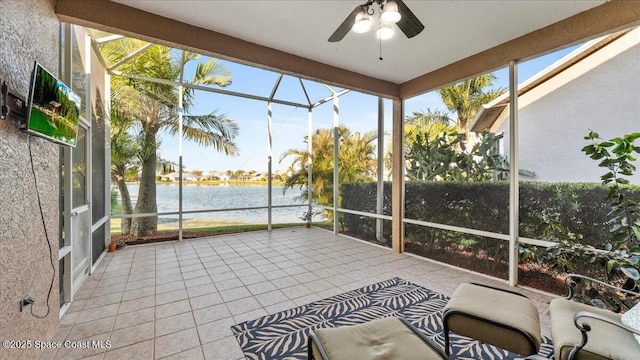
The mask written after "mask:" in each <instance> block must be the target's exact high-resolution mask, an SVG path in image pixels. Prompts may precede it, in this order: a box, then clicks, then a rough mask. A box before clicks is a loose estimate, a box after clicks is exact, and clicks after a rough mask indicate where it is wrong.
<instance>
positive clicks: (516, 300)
mask: <svg viewBox="0 0 640 360" xmlns="http://www.w3.org/2000/svg"><path fill="white" fill-rule="evenodd" d="M444 321H446V323H447V326H448V328H449V330H451V331H453V332H455V333H456V334H459V335H462V336H467V337H470V338H473V339H476V340H479V341H481V342H484V343H488V344H492V345H495V346H498V347H501V348H503V349H505V350H508V351H512V352H515V353H517V354H522V355H531V354H536V353H537V352H538V351H539V350H540V336H541V335H540V318H539V315H538V309H537V308H536V306H535V304H534V303H533V302H532V301H531V300H530V299H528V298H526V297H524V296H520V295H516V294H513V293H510V292H505V291H500V290H497V289H492V288H487V287H484V286H479V285H474V284H462V285H460V286H458V288H457V289H456V291H455V292H454V293H453V296H451V300H450V301H449V303H448V304H447V306H445V308H444Z"/></svg>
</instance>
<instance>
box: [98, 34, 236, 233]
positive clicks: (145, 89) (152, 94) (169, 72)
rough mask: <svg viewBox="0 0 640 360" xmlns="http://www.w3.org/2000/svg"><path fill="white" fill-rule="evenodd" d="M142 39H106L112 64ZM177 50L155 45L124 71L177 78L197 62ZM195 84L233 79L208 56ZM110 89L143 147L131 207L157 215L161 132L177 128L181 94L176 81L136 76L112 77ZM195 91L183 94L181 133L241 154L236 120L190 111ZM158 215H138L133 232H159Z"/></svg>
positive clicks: (199, 67) (226, 82) (197, 71)
mask: <svg viewBox="0 0 640 360" xmlns="http://www.w3.org/2000/svg"><path fill="white" fill-rule="evenodd" d="M139 43H140V42H139V41H138V40H134V39H129V38H125V39H121V40H118V41H113V42H110V43H107V44H106V45H105V48H104V49H103V53H105V57H106V59H107V61H108V62H109V63H115V62H117V61H120V60H122V59H126V56H127V54H129V53H131V50H132V49H134V48H136V44H137V45H139ZM174 55H175V52H172V50H171V49H169V48H167V47H166V46H160V45H153V46H151V47H149V48H147V49H146V50H145V51H144V52H142V53H141V54H139V55H137V56H136V57H134V58H132V59H130V60H128V61H127V62H125V63H124V64H123V65H121V66H120V67H119V70H120V71H122V72H123V73H125V74H135V75H142V76H145V77H148V78H157V79H165V80H177V79H179V77H180V72H181V69H182V68H183V66H184V64H186V63H188V62H190V61H192V60H197V59H198V55H196V54H192V53H189V52H184V53H182V58H180V59H176V58H175V57H174ZM188 82H189V83H193V84H203V85H217V86H227V85H229V84H230V83H231V74H230V72H229V71H228V70H227V69H226V67H224V66H223V65H222V64H220V63H217V62H215V61H214V60H209V61H207V62H206V63H199V64H198V65H197V67H196V69H195V74H194V76H193V78H192V79H191V80H190V81H188ZM111 87H112V91H113V94H114V96H115V98H116V99H118V103H119V104H121V108H120V110H121V111H123V112H125V113H126V114H127V116H128V117H129V118H131V119H132V120H133V121H134V122H135V127H134V128H135V129H136V130H137V131H138V133H137V134H136V138H137V139H138V141H139V145H140V149H139V154H138V157H139V159H140V164H141V175H140V187H139V193H138V201H137V203H136V206H135V208H134V210H133V212H134V213H135V214H142V213H157V202H156V183H155V180H156V179H155V170H156V162H157V149H158V143H159V139H158V133H159V132H160V131H161V130H164V131H166V132H167V133H169V134H171V135H175V134H177V133H178V131H179V124H178V118H179V116H178V113H179V109H178V106H177V105H178V98H179V96H180V94H179V92H178V90H177V88H176V87H175V86H174V85H169V84H166V83H158V82H151V81H145V80H140V79H138V78H135V77H134V78H131V77H120V76H116V77H113V78H112V82H111ZM194 97H195V93H194V91H193V90H192V89H188V88H187V90H185V91H184V92H183V110H184V111H183V112H184V114H185V115H184V116H183V125H182V126H183V134H184V137H185V138H186V139H189V140H192V141H195V142H196V143H198V144H199V145H201V146H212V147H213V148H214V149H215V150H217V151H223V152H224V153H225V154H227V155H234V154H236V153H237V147H236V144H235V143H234V141H233V140H234V139H235V138H236V137H237V135H238V127H237V125H236V123H235V122H234V121H232V120H230V119H228V118H227V117H226V116H225V115H223V114H218V113H217V111H213V112H211V113H209V114H205V115H192V114H190V113H189V111H190V110H191V109H192V107H193V104H194ZM157 221H158V219H157V217H156V216H149V217H141V218H134V219H133V220H132V223H131V233H132V234H133V235H136V236H141V235H148V234H151V233H153V232H155V231H156V230H157Z"/></svg>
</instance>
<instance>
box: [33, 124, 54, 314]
mask: <svg viewBox="0 0 640 360" xmlns="http://www.w3.org/2000/svg"><path fill="white" fill-rule="evenodd" d="M27 136H28V143H29V159H30V160H31V173H32V174H33V182H34V185H35V187H36V196H37V198H38V208H40V219H42V227H43V229H44V236H45V238H46V239H47V244H48V245H49V260H50V262H51V269H52V270H53V274H52V275H51V285H49V293H48V294H47V313H46V314H44V315H43V316H38V315H36V314H34V313H33V305H31V315H33V316H34V317H37V318H38V319H44V318H46V317H47V316H49V313H50V312H51V306H50V305H49V300H50V299H51V291H53V283H54V282H55V279H56V267H55V265H54V264H53V249H52V248H51V241H50V240H49V234H48V232H47V224H46V223H45V221H44V212H43V211H42V202H41V201H40V192H39V191H38V179H37V178H36V169H35V166H34V165H33V153H32V152H31V135H27Z"/></svg>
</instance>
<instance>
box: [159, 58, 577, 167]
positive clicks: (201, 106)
mask: <svg viewBox="0 0 640 360" xmlns="http://www.w3.org/2000/svg"><path fill="white" fill-rule="evenodd" d="M575 48H576V46H573V47H570V48H565V49H562V50H559V51H556V52H553V53H550V54H548V55H545V56H541V57H537V58H534V59H531V60H528V61H525V62H522V63H520V64H519V65H518V79H519V81H518V82H519V83H522V82H523V81H525V80H526V79H528V78H529V77H531V76H533V75H535V74H536V73H538V72H539V71H541V70H543V69H544V68H546V67H547V66H549V65H551V64H552V63H553V62H555V61H556V60H558V59H559V58H561V57H562V56H564V55H566V54H567V53H569V52H570V51H572V50H573V49H575ZM208 59H209V58H208V57H205V56H203V57H201V61H206V60H208ZM216 61H219V62H220V63H222V64H224V65H225V66H226V67H227V68H228V69H229V70H230V72H231V74H232V84H231V85H230V86H227V87H226V88H225V90H229V91H233V92H241V93H247V94H251V95H256V96H260V97H269V95H270V94H271V92H272V91H273V89H274V87H275V85H276V82H277V79H278V77H279V74H277V73H275V72H271V71H267V70H262V69H258V68H253V67H250V66H245V65H241V64H237V63H233V62H230V61H224V60H216ZM192 74H193V67H188V68H187V69H186V70H185V79H189V78H190V76H191V75H192ZM494 75H496V77H497V80H496V82H495V84H494V86H495V87H502V88H508V80H509V79H508V76H509V75H508V68H507V67H505V68H502V69H499V70H497V71H495V72H494ZM303 84H304V86H305V89H306V91H307V94H308V95H309V98H310V100H311V102H312V103H314V102H316V101H318V100H320V99H324V98H326V97H329V96H331V92H330V91H329V90H328V89H327V88H326V87H325V86H324V85H323V84H320V83H316V82H313V81H307V80H303ZM332 89H333V90H334V91H340V90H342V89H340V88H332ZM275 98H276V99H280V100H286V101H291V102H295V103H300V104H306V103H307V99H306V97H305V94H304V92H303V90H302V86H301V85H300V81H299V80H298V79H297V78H295V77H291V76H287V75H285V76H284V77H283V79H282V81H281V82H280V84H279V86H278V88H277V91H276V93H275ZM384 103H385V109H384V114H385V116H384V118H385V132H386V133H387V135H386V138H387V139H385V146H386V144H387V143H389V141H390V140H389V139H390V136H391V125H392V123H391V101H390V100H385V102H384ZM377 104H378V100H377V97H375V96H371V95H367V94H363V93H359V92H355V91H351V92H348V93H347V94H345V95H342V96H340V98H339V109H340V114H339V115H340V123H341V124H344V125H346V126H347V127H348V128H349V129H350V130H351V131H352V132H356V131H360V132H366V131H370V130H375V129H376V128H377ZM267 106H268V105H267V102H266V101H260V100H253V99H246V98H240V97H235V96H230V95H223V94H215V93H210V92H205V91H197V94H196V102H195V104H194V107H193V109H192V110H191V111H190V113H191V114H194V115H202V114H208V113H211V112H213V111H216V113H217V114H224V115H225V116H226V117H227V118H229V119H232V120H234V121H235V122H236V123H237V125H238V127H239V136H238V137H237V138H236V139H235V142H236V144H237V146H238V149H239V153H238V155H237V156H227V155H225V154H224V153H220V152H217V151H216V150H215V149H213V148H211V147H202V146H199V145H197V144H195V143H193V142H190V141H187V140H185V141H183V165H184V166H185V169H186V171H193V170H202V171H204V173H207V172H209V171H211V170H216V171H221V172H225V171H227V170H232V171H235V170H238V169H242V170H245V171H250V170H255V171H257V172H258V173H264V172H266V171H267V163H268V162H267V158H268V135H267ZM332 108H333V107H332V102H331V101H329V102H327V103H325V104H323V105H321V106H319V107H317V108H314V110H313V113H312V122H313V129H314V130H315V129H319V128H325V129H326V128H330V127H331V126H332V124H333V114H332ZM427 109H431V110H436V109H438V110H443V111H447V112H448V113H449V117H450V118H455V113H451V112H449V111H448V110H447V108H446V106H445V105H444V104H443V103H442V101H441V100H440V96H439V95H438V94H437V92H435V91H433V92H429V93H426V94H423V95H420V96H416V97H414V98H411V99H408V100H406V102H405V116H408V115H411V114H412V113H413V112H415V111H421V110H427ZM272 110H273V112H272V113H273V118H272V134H273V136H272V144H273V155H272V159H273V160H272V170H273V172H276V171H285V170H286V169H287V167H288V166H289V165H290V162H291V160H292V159H291V158H290V157H289V158H285V159H284V160H283V161H282V162H281V161H280V157H281V155H282V154H283V153H284V152H285V151H287V150H288V149H305V148H306V145H305V143H304V137H305V136H306V135H307V133H308V111H307V109H306V108H301V107H295V106H288V105H279V104H273V105H272ZM160 136H161V139H162V140H161V144H160V147H159V149H160V156H161V157H162V158H163V159H166V160H170V161H172V162H175V163H178V153H179V145H178V143H179V142H178V138H177V136H171V135H169V134H167V133H161V134H160Z"/></svg>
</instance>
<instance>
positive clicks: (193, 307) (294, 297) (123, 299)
mask: <svg viewBox="0 0 640 360" xmlns="http://www.w3.org/2000/svg"><path fill="white" fill-rule="evenodd" d="M395 276H398V277H401V278H403V279H406V280H409V281H412V282H415V283H417V284H420V285H422V286H425V287H427V288H429V289H432V290H434V291H438V292H440V293H443V294H446V295H451V294H452V293H453V291H454V290H455V288H456V287H457V286H458V285H459V284H460V283H463V282H469V281H475V282H481V283H486V284H490V285H497V286H503V287H506V284H505V282H504V281H500V280H496V279H492V278H487V277H484V276H479V275H476V274H472V273H470V272H468V271H465V270H460V269H455V268H452V267H449V266H446V265H442V264H439V263H435V262H432V261H429V260H424V259H421V258H418V257H414V256H411V255H407V254H394V253H392V252H391V251H390V250H388V249H384V248H381V247H378V246H374V245H371V244H367V243H365V242H362V241H358V240H354V239H351V238H348V237H344V236H334V235H333V233H331V232H329V231H326V230H322V229H318V228H311V229H304V228H288V229H279V230H273V231H271V232H268V231H261V232H252V233H244V234H236V235H225V236H217V237H212V238H206V239H196V240H185V241H183V242H168V243H159V244H150V245H138V246H128V247H126V248H125V249H123V250H119V251H117V252H115V253H108V254H107V255H106V257H105V258H104V259H103V261H102V262H101V264H100V265H99V267H98V269H97V271H96V272H94V274H92V275H91V276H90V277H89V279H88V280H87V281H86V282H85V284H84V285H83V286H82V288H81V289H80V290H79V291H78V292H77V294H76V296H75V298H74V302H73V304H72V306H71V307H70V308H69V310H68V311H67V313H66V314H65V315H64V316H63V317H62V319H61V320H60V326H59V329H58V331H57V333H56V335H55V337H54V340H56V341H66V340H69V341H86V340H98V341H103V342H104V344H105V346H104V348H99V347H98V348H93V349H72V348H63V349H60V350H57V351H55V350H54V351H46V352H43V353H42V354H41V356H40V359H64V360H69V359H105V360H107V359H216V360H226V359H229V360H236V359H243V358H244V357H243V354H242V351H241V350H240V347H239V346H238V343H237V341H236V339H235V337H234V336H233V333H232V332H231V329H230V327H231V326H232V325H233V324H236V323H240V322H243V321H246V320H250V319H255V318H258V317H261V316H263V315H267V314H272V313H275V312H278V311H281V310H286V309H289V308H292V307H295V306H298V305H301V304H305V303H309V302H312V301H315V300H319V299H323V298H326V297H330V296H333V295H336V294H340V293H342V292H345V291H348V290H352V289H356V288H359V287H362V286H365V285H369V284H371V283H375V282H378V281H382V280H386V279H389V278H392V277H395ZM516 290H517V291H520V292H523V293H526V295H527V296H529V297H530V298H532V299H533V300H535V301H536V304H537V306H538V308H539V310H540V314H541V316H540V317H541V320H542V330H543V333H544V334H547V335H548V333H549V326H548V315H547V313H546V312H547V303H548V301H550V297H549V296H546V295H544V294H540V293H537V292H532V291H529V290H526V289H520V288H518V289H516ZM107 341H110V347H109V348H108V349H107V346H106V344H107Z"/></svg>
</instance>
